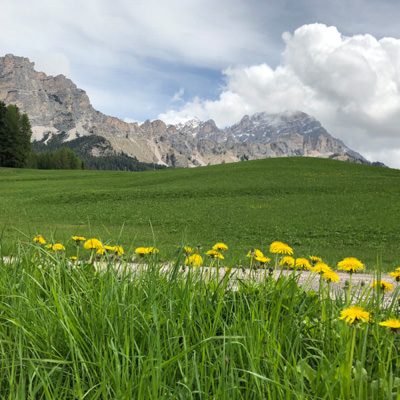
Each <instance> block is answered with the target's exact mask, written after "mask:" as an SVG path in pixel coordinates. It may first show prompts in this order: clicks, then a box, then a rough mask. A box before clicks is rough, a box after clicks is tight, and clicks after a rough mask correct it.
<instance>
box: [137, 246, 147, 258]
mask: <svg viewBox="0 0 400 400" xmlns="http://www.w3.org/2000/svg"><path fill="white" fill-rule="evenodd" d="M135 253H136V254H138V255H139V256H141V257H143V256H145V255H146V254H148V253H149V250H148V247H138V248H137V249H136V250H135Z"/></svg>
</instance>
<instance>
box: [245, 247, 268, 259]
mask: <svg viewBox="0 0 400 400" xmlns="http://www.w3.org/2000/svg"><path fill="white" fill-rule="evenodd" d="M247 257H249V258H253V257H264V254H263V253H262V251H260V250H258V249H251V250H250V251H249V252H248V253H247Z"/></svg>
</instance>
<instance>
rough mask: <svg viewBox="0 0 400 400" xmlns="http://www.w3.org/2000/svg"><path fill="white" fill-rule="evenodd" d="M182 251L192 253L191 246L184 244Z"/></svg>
mask: <svg viewBox="0 0 400 400" xmlns="http://www.w3.org/2000/svg"><path fill="white" fill-rule="evenodd" d="M183 251H184V252H185V253H186V254H192V253H193V249H192V248H191V247H189V246H184V247H183Z"/></svg>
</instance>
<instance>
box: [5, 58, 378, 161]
mask: <svg viewBox="0 0 400 400" xmlns="http://www.w3.org/2000/svg"><path fill="white" fill-rule="evenodd" d="M0 101H4V102H5V103H6V104H16V105H17V106H18V107H19V108H20V110H21V111H22V112H24V113H26V114H27V115H28V117H29V119H30V121H31V125H32V131H33V135H32V138H33V140H35V141H37V142H39V143H41V144H44V145H45V144H46V143H45V142H46V141H48V140H51V139H52V138H57V137H58V138H62V140H61V141H64V142H68V141H73V140H76V139H78V138H81V137H83V136H91V135H94V136H99V137H103V138H105V139H106V141H107V145H106V146H104V143H103V145H102V146H101V147H100V148H99V147H96V146H94V147H93V148H91V149H89V150H88V152H89V153H90V155H91V156H103V155H110V154H121V153H124V154H126V155H128V156H130V157H135V158H136V159H137V160H139V161H141V162H146V163H156V164H160V165H165V166H170V167H195V166H202V165H210V164H220V163H227V162H237V161H243V160H252V159H260V158H270V157H285V156H312V157H322V158H334V159H339V160H345V161H352V162H359V163H365V164H371V163H370V162H369V161H368V160H366V159H365V158H364V157H363V156H362V155H360V154H359V153H357V152H355V151H353V150H351V149H350V148H348V147H347V146H346V145H345V144H344V143H343V142H342V141H341V140H339V139H335V138H333V137H332V136H331V135H330V134H329V133H328V132H327V131H326V130H325V129H324V128H323V127H322V125H321V123H320V122H319V121H317V120H316V119H315V118H313V117H312V116H310V115H308V114H305V113H304V112H301V111H287V112H283V113H277V114H268V113H266V112H261V113H256V114H253V115H250V116H249V115H245V116H243V118H242V119H241V120H240V121H239V122H237V123H236V124H234V125H232V126H229V127H226V128H223V129H220V128H218V127H217V125H216V124H215V122H214V121H213V120H208V121H199V120H190V121H186V122H185V123H183V124H182V123H181V124H177V125H171V124H166V123H165V122H163V121H161V120H154V121H150V120H147V121H145V122H143V123H141V124H140V123H138V122H133V123H128V122H124V121H122V120H120V119H118V118H115V117H112V116H107V115H105V114H103V113H101V112H99V111H97V110H95V109H94V108H93V106H92V105H91V103H90V100H89V97H88V95H87V94H86V92H85V91H84V90H82V89H79V88H78V87H77V86H76V85H75V84H74V83H73V82H72V81H71V80H70V79H68V78H67V77H65V76H64V75H61V74H60V75H57V76H55V77H53V76H48V75H46V74H45V73H43V72H38V71H36V70H35V69H34V63H33V62H31V61H30V60H29V59H28V58H24V57H17V56H14V55H12V54H7V55H6V56H4V57H0ZM378 164H379V163H378Z"/></svg>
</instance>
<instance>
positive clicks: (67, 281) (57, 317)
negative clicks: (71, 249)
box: [0, 245, 400, 399]
mask: <svg viewBox="0 0 400 400" xmlns="http://www.w3.org/2000/svg"><path fill="white" fill-rule="evenodd" d="M127 259H129V257H127ZM182 261H183V260H182V259H181V258H179V257H177V258H176V260H175V263H174V264H170V265H168V266H165V265H163V264H161V263H159V262H158V261H157V257H154V258H153V259H151V260H150V262H149V263H148V264H147V263H146V264H143V265H142V267H141V268H140V267H138V268H132V265H131V264H130V263H128V262H124V261H116V260H111V259H107V258H104V259H103V260H102V262H103V264H102V268H95V266H94V265H93V264H92V263H89V262H87V261H81V263H80V264H71V262H70V261H69V260H68V259H67V258H66V257H65V256H64V255H62V254H58V253H49V252H47V251H46V250H45V249H43V248H41V247H38V246H30V245H25V246H20V247H19V248H18V252H17V253H16V254H15V255H14V256H13V258H12V259H0V369H1V375H0V397H1V398H5V399H6V398H9V399H27V398H32V399H347V398H354V399H389V398H390V399H391V398H396V396H400V388H399V387H400V380H399V378H398V376H399V373H400V358H399V350H398V345H399V335H398V334H397V333H396V332H392V331H391V330H390V329H387V328H384V327H381V326H379V325H378V322H379V321H381V320H382V319H384V318H386V317H388V316H391V315H395V314H396V313H397V312H398V296H397V293H396V294H395V295H394V297H393V300H392V301H391V302H384V301H381V300H382V296H383V294H382V293H380V292H379V290H378V292H371V295H369V296H364V297H363V299H361V300H360V301H361V302H362V304H361V305H362V306H364V307H365V309H367V310H369V311H370V312H371V313H372V319H371V321H370V322H369V323H357V324H348V323H346V322H345V321H342V320H339V319H338V318H339V315H340V312H341V310H343V309H344V308H345V307H347V306H348V305H349V303H348V302H347V301H346V299H345V296H344V293H338V295H337V296H330V295H328V292H327V290H321V291H320V292H315V291H306V290H304V289H303V288H301V287H299V286H298V277H299V275H298V274H297V273H296V272H293V274H291V275H290V276H289V277H286V276H284V275H281V276H280V277H279V278H278V279H277V280H275V279H273V278H272V277H271V276H270V275H268V274H265V275H263V279H261V281H259V282H258V281H257V282H256V281H254V280H248V279H240V280H238V279H236V278H235V276H236V275H235V269H234V268H232V269H231V270H230V271H226V272H225V273H224V274H221V275H220V276H217V275H216V274H214V272H215V267H214V269H213V270H211V272H212V274H211V275H209V274H208V271H207V269H204V268H201V267H200V268H189V269H186V270H183V269H182V267H181V265H182ZM396 290H398V289H396ZM353 301H355V299H353Z"/></svg>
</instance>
